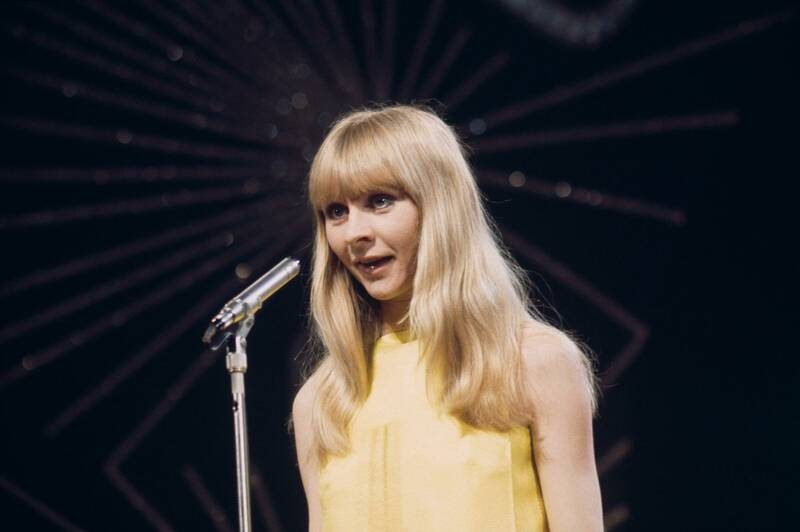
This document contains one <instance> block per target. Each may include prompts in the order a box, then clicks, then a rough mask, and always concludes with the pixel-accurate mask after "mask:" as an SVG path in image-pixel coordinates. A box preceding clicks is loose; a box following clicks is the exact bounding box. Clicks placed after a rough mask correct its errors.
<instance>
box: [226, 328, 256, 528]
mask: <svg viewBox="0 0 800 532" xmlns="http://www.w3.org/2000/svg"><path fill="white" fill-rule="evenodd" d="M254 321H255V317H254V316H252V315H250V316H248V317H247V318H246V319H244V320H242V321H241V322H240V323H239V325H238V328H237V329H236V333H235V335H233V338H230V333H227V335H228V338H227V340H228V341H226V342H225V345H226V349H227V355H226V356H225V367H226V368H228V373H230V374H231V393H232V395H233V433H234V434H233V437H234V445H235V447H236V494H237V498H238V501H239V530H240V531H241V532H251V528H252V524H251V519H250V454H249V452H248V445H247V442H248V439H247V411H246V408H245V400H244V374H245V373H246V372H247V339H246V338H247V333H249V332H250V329H251V328H252V327H253V322H254Z"/></svg>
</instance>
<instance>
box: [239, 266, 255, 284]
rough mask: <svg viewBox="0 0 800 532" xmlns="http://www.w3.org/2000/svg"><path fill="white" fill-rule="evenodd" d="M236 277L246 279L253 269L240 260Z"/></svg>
mask: <svg viewBox="0 0 800 532" xmlns="http://www.w3.org/2000/svg"><path fill="white" fill-rule="evenodd" d="M235 271H236V277H238V278H239V279H241V280H243V281H244V280H245V279H247V278H248V277H250V275H251V274H252V273H253V269H252V268H251V267H250V265H249V264H247V263H246V262H240V263H239V264H237V265H236V270H235Z"/></svg>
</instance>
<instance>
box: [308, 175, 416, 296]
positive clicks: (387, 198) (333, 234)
mask: <svg viewBox="0 0 800 532" xmlns="http://www.w3.org/2000/svg"><path fill="white" fill-rule="evenodd" d="M324 215H325V235H326V237H327V239H328V245H329V246H330V247H331V250H333V252H334V253H335V254H336V256H337V257H338V258H339V260H340V261H341V262H342V264H344V266H345V267H346V268H347V269H348V270H349V271H350V273H351V274H352V275H353V277H355V278H356V279H357V280H358V281H359V282H360V283H361V284H362V285H363V286H364V289H365V290H366V291H367V293H368V294H369V295H370V296H372V297H373V298H374V299H377V300H378V301H383V302H387V301H394V300H400V299H406V298H408V299H410V297H411V288H412V286H413V279H414V269H415V265H416V256H417V242H418V231H417V229H418V225H419V211H418V210H417V206H416V205H415V204H414V202H413V201H412V200H411V198H409V197H408V196H407V195H406V194H404V193H403V192H401V191H398V190H392V189H380V190H375V191H374V192H370V193H368V194H365V195H363V196H361V197H358V198H350V199H341V200H338V201H334V202H331V203H329V204H328V205H326V206H325V208H324Z"/></svg>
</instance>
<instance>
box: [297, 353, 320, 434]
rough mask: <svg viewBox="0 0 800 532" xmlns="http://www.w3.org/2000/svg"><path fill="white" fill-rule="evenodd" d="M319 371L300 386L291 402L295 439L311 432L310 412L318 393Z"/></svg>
mask: <svg viewBox="0 0 800 532" xmlns="http://www.w3.org/2000/svg"><path fill="white" fill-rule="evenodd" d="M319 383H320V371H319V369H318V370H317V371H315V372H313V373H312V374H311V375H310V376H309V377H308V379H306V381H305V382H304V383H303V385H302V386H300V389H299V390H297V393H296V394H295V396H294V401H293V402H292V425H293V429H294V431H295V436H296V437H302V436H306V433H308V432H310V430H311V412H312V409H313V407H314V400H315V398H316V396H317V392H318V391H319Z"/></svg>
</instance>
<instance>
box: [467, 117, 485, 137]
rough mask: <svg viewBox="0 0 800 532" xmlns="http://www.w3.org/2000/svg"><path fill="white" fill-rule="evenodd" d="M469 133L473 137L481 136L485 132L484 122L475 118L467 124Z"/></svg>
mask: <svg viewBox="0 0 800 532" xmlns="http://www.w3.org/2000/svg"><path fill="white" fill-rule="evenodd" d="M469 132H470V133H472V134H473V135H482V134H483V133H485V132H486V121H484V120H483V119H482V118H475V119H474V120H472V121H470V123H469Z"/></svg>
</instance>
